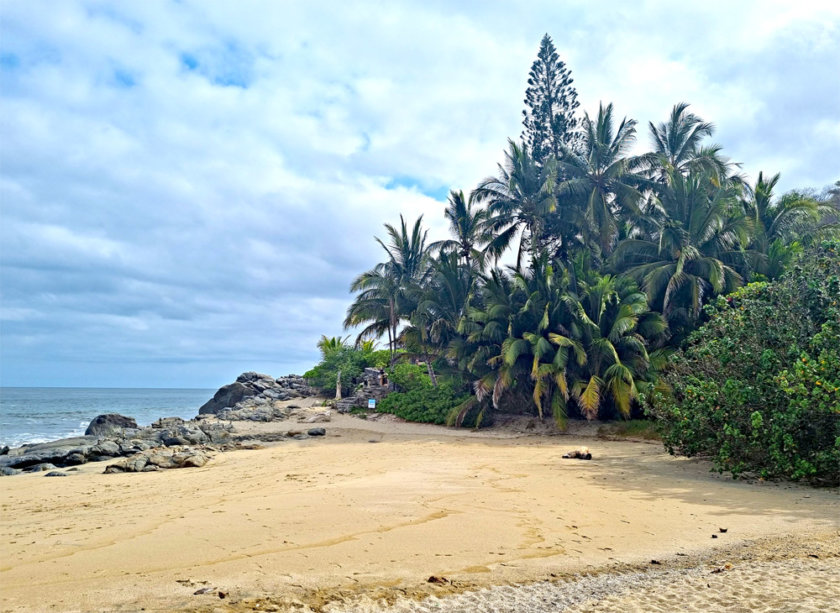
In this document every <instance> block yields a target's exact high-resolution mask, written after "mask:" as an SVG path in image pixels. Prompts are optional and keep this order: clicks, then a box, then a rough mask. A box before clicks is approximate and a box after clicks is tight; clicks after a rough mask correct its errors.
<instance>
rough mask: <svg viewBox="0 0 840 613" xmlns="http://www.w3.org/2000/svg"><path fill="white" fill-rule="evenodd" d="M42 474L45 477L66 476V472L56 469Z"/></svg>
mask: <svg viewBox="0 0 840 613" xmlns="http://www.w3.org/2000/svg"><path fill="white" fill-rule="evenodd" d="M44 476H45V477H66V476H67V473H63V472H59V471H57V470H54V471H52V472H49V473H47V474H46V475H44Z"/></svg>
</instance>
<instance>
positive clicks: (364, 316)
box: [344, 264, 399, 361]
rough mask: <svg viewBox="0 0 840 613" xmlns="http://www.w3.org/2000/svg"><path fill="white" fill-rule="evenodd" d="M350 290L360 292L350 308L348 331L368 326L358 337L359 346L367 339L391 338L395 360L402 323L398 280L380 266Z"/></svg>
mask: <svg viewBox="0 0 840 613" xmlns="http://www.w3.org/2000/svg"><path fill="white" fill-rule="evenodd" d="M350 291H352V292H358V295H357V296H356V298H355V300H353V302H352V303H351V304H350V306H349V307H347V315H346V317H345V319H344V328H345V329H347V328H350V327H354V326H359V325H362V324H365V323H366V324H368V325H367V326H366V327H365V328H363V329H362V331H361V332H359V334H358V336H357V337H356V344H357V345H358V344H360V343H362V342H364V340H365V339H372V338H380V337H381V336H382V335H383V334H386V333H387V335H388V351H389V352H390V354H391V361H393V360H394V352H395V351H396V338H397V335H396V330H397V325H398V323H399V317H398V313H397V296H398V294H399V286H398V284H397V280H396V278H394V277H393V276H391V275H390V274H389V270H388V268H387V267H386V266H384V265H382V264H378V265H377V266H376V267H374V268H373V269H372V270H369V271H367V272H364V273H362V274H361V275H359V276H358V277H356V279H355V280H354V281H353V283H352V285H351V286H350Z"/></svg>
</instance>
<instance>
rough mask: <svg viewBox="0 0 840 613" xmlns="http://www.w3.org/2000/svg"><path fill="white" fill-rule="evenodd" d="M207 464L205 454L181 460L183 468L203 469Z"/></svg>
mask: <svg viewBox="0 0 840 613" xmlns="http://www.w3.org/2000/svg"><path fill="white" fill-rule="evenodd" d="M205 464H207V456H205V455H204V454H203V453H193V454H191V455H188V456H186V457H185V458H184V459H183V460H181V464H180V465H181V468H201V467H202V466H204V465H205Z"/></svg>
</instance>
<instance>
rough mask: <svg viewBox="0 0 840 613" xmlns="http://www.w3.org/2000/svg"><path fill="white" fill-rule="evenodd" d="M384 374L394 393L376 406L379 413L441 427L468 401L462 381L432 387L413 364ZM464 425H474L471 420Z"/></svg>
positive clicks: (421, 369)
mask: <svg viewBox="0 0 840 613" xmlns="http://www.w3.org/2000/svg"><path fill="white" fill-rule="evenodd" d="M388 374H389V379H390V381H391V382H392V383H393V384H394V385H395V386H396V387H397V390H398V391H395V392H393V393H391V394H388V396H386V397H385V398H384V399H383V400H381V401H380V402H379V404H378V405H377V407H376V410H377V411H378V412H380V413H393V414H394V415H396V416H397V417H402V418H403V419H407V420H409V421H416V422H423V423H432V424H445V423H447V421H448V420H449V416H450V414H451V413H452V412H453V410H455V409H457V408H458V407H461V406H462V405H464V404H465V403H468V402H469V401H470V400H471V399H472V395H471V394H470V393H469V391H468V390H467V388H466V387H465V386H464V384H463V381H460V380H458V379H457V378H452V377H449V378H445V379H443V380H442V381H440V382H439V383H438V385H432V380H431V378H430V377H429V376H428V375H427V374H426V372H425V370H424V369H423V368H422V367H421V366H418V365H416V364H408V363H403V364H396V365H394V366H393V367H391V368H390V369H388ZM466 425H477V424H476V423H475V418H474V417H473V419H472V421H471V423H469V422H468V423H467V424H466Z"/></svg>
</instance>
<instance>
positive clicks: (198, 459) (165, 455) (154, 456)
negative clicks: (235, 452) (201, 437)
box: [105, 447, 216, 474]
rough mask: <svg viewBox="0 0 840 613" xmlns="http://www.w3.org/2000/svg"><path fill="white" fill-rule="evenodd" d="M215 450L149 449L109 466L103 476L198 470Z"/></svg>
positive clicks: (206, 448)
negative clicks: (175, 469) (171, 470)
mask: <svg viewBox="0 0 840 613" xmlns="http://www.w3.org/2000/svg"><path fill="white" fill-rule="evenodd" d="M215 451H216V450H215V449H213V448H209V447H200V448H197V449H196V448H194V447H177V448H167V449H160V448H158V449H150V450H147V451H142V452H140V453H136V454H134V455H132V456H129V457H127V458H123V459H122V460H120V461H118V462H115V463H114V464H110V465H108V466H107V467H106V468H105V474H111V473H139V472H150V471H154V470H165V469H170V468H199V467H201V466H204V465H205V464H207V462H208V460H210V458H212V457H213V455H214V452H215Z"/></svg>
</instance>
